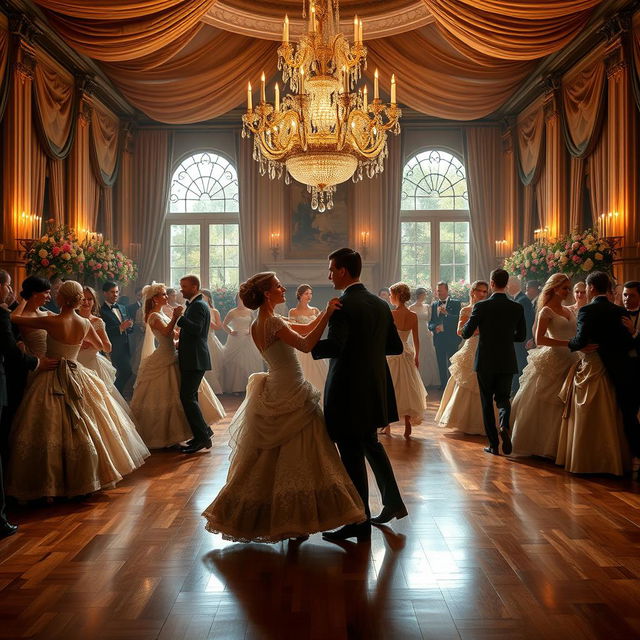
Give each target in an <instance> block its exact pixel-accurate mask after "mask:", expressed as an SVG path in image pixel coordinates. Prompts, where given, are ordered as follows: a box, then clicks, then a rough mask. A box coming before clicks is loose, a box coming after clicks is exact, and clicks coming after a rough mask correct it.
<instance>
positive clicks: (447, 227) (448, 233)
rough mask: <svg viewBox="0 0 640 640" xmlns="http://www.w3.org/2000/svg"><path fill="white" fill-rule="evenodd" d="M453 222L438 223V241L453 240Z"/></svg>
mask: <svg viewBox="0 0 640 640" xmlns="http://www.w3.org/2000/svg"><path fill="white" fill-rule="evenodd" d="M454 224H455V223H454V222H441V223H440V242H453V240H454V233H453V230H454Z"/></svg>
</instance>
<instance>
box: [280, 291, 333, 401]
mask: <svg viewBox="0 0 640 640" xmlns="http://www.w3.org/2000/svg"><path fill="white" fill-rule="evenodd" d="M312 297H313V289H312V288H311V285H308V284H301V285H300V286H299V287H298V289H297V291H296V298H297V299H298V304H297V306H295V307H294V308H293V309H291V310H290V311H289V320H291V322H294V323H296V324H309V323H311V322H313V321H314V320H315V319H316V318H317V317H318V314H319V313H320V311H319V310H318V309H317V308H316V307H310V306H309V303H310V302H311V299H312ZM296 356H298V360H299V361H300V366H301V367H302V375H303V376H304V379H305V380H306V381H307V382H310V383H311V384H312V385H313V386H314V387H315V388H316V389H317V390H318V391H319V392H320V404H322V402H323V400H324V384H325V382H326V380H327V373H328V371H329V365H328V364H327V361H326V360H314V359H313V356H312V355H311V353H304V352H303V351H296Z"/></svg>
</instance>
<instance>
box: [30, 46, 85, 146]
mask: <svg viewBox="0 0 640 640" xmlns="http://www.w3.org/2000/svg"><path fill="white" fill-rule="evenodd" d="M33 89H34V92H33V93H34V96H33V97H34V100H33V104H34V120H35V123H36V127H37V129H36V130H37V132H38V136H39V138H40V143H41V144H42V146H43V148H44V150H45V152H46V153H47V155H48V156H49V157H51V158H66V157H67V156H68V155H69V152H70V151H71V146H72V145H73V136H74V133H75V121H76V117H77V111H78V110H77V105H78V100H77V95H76V90H75V82H74V78H73V75H72V74H71V73H69V72H68V71H66V70H65V69H63V68H62V67H61V66H60V65H58V64H57V63H56V62H54V61H53V60H52V59H51V58H50V57H49V56H48V55H46V54H45V53H44V52H42V51H40V50H36V67H35V71H34V81H33Z"/></svg>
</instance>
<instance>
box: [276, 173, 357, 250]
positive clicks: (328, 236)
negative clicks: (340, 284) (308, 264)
mask: <svg viewBox="0 0 640 640" xmlns="http://www.w3.org/2000/svg"><path fill="white" fill-rule="evenodd" d="M349 187H350V185H349V183H345V184H340V185H338V188H337V191H336V193H335V194H334V196H333V202H334V207H333V209H332V210H331V211H325V212H324V213H319V212H318V211H314V210H313V209H312V208H311V194H310V193H308V191H307V187H306V185H303V184H300V183H299V182H292V183H291V184H290V185H288V186H287V187H286V188H287V190H288V196H289V200H288V208H287V213H286V216H288V220H287V224H288V234H287V236H288V242H287V253H286V256H285V257H286V258H288V259H290V260H324V259H326V257H327V256H328V255H329V254H330V253H331V252H332V251H335V250H336V249H340V247H348V246H349V218H350V216H349V200H350V198H349V193H350V188H349Z"/></svg>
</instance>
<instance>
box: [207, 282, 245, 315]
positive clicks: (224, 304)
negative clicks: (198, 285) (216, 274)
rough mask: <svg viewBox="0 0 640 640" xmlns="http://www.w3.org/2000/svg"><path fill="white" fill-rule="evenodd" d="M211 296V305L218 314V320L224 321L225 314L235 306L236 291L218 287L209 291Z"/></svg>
mask: <svg viewBox="0 0 640 640" xmlns="http://www.w3.org/2000/svg"><path fill="white" fill-rule="evenodd" d="M211 295H212V296H213V304H214V305H215V307H216V309H217V310H218V312H219V313H220V318H221V319H222V320H224V317H225V316H226V315H227V313H229V311H231V309H233V308H234V307H235V306H236V295H238V291H237V289H229V288H227V287H218V288H217V289H213V290H212V291H211Z"/></svg>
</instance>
